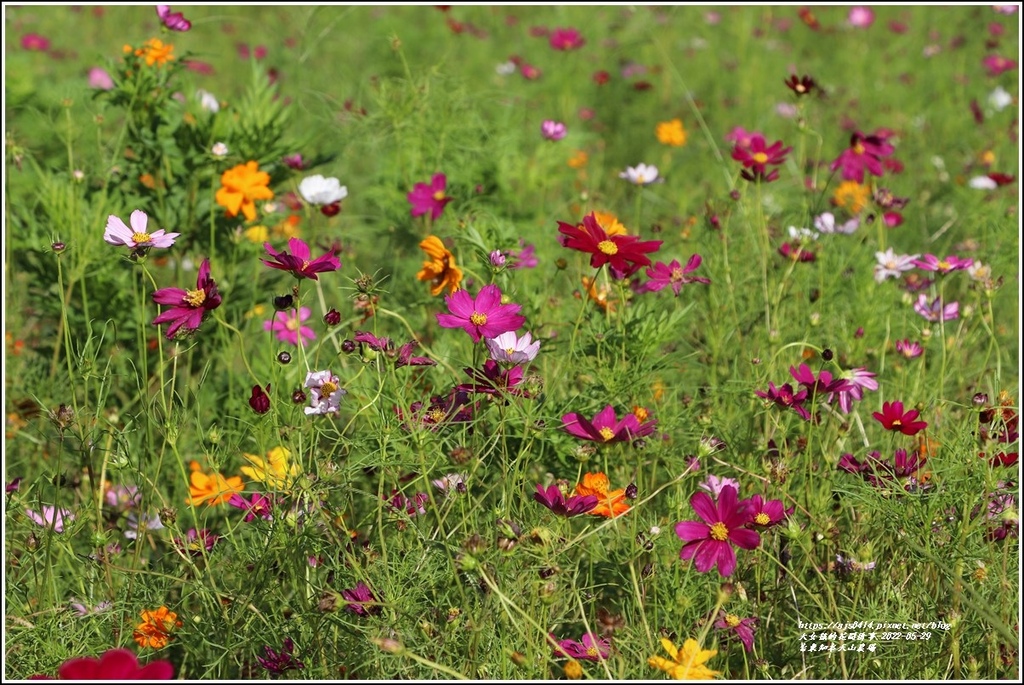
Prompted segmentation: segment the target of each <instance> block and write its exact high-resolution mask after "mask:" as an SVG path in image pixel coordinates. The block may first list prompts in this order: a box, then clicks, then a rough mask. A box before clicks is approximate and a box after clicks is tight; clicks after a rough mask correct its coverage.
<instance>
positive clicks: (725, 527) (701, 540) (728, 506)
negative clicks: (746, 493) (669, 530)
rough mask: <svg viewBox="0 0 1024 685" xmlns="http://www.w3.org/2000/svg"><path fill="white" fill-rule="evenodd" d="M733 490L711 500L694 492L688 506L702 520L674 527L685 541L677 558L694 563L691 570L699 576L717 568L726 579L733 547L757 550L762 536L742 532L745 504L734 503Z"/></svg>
mask: <svg viewBox="0 0 1024 685" xmlns="http://www.w3.org/2000/svg"><path fill="white" fill-rule="evenodd" d="M736 494H737V493H736V488H734V487H733V486H731V485H726V486H725V487H724V488H722V492H721V493H720V494H719V496H718V500H717V501H715V500H712V499H711V496H710V495H709V494H707V493H706V492H695V493H694V494H693V496H692V497H690V506H691V507H693V510H694V511H695V512H696V513H697V515H698V516H700V517H701V518H702V519H704V522H703V523H701V522H699V521H680V522H679V523H677V524H676V535H678V536H679V537H680V539H682V540H683V541H684V543H685V544H684V545H683V548H682V549H681V550H680V551H679V558H680V559H683V560H686V559H693V563H694V567H695V568H696V569H697V570H698V571H700V572H701V573H706V572H707V571H710V570H711V567H712V566H715V565H716V564H717V565H718V573H719V574H720V575H721V576H723V577H727V576H730V575H732V572H733V571H734V570H735V569H736V553H735V552H734V551H733V549H732V546H731V544H730V543H732V545H736V546H737V547H741V548H743V549H756V548H757V547H758V545H760V544H761V536H760V535H758V534H757V532H756V531H753V530H750V529H748V528H744V526H745V525H746V523H747V522H748V521H749V515H748V514H749V512H748V510H747V503H746V502H737V500H736Z"/></svg>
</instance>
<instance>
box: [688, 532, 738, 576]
mask: <svg viewBox="0 0 1024 685" xmlns="http://www.w3.org/2000/svg"><path fill="white" fill-rule="evenodd" d="M696 544H697V545H699V547H698V548H697V552H696V553H695V554H694V555H693V566H694V568H696V569H697V570H698V571H700V572H701V573H707V572H708V571H710V570H711V567H713V566H714V565H715V563H716V562H717V560H718V553H719V552H718V550H719V548H720V547H721V546H723V545H724V546H725V548H726V549H729V545H726V544H725V543H722V542H718V541H717V540H705V541H704V542H698V543H696ZM730 551H731V550H730Z"/></svg>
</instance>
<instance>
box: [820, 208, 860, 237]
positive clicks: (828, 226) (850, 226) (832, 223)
mask: <svg viewBox="0 0 1024 685" xmlns="http://www.w3.org/2000/svg"><path fill="white" fill-rule="evenodd" d="M858 226H860V220H859V219H858V218H857V217H853V218H852V219H850V220H849V221H847V222H846V223H844V224H837V223H836V217H835V215H834V214H832V212H824V213H823V214H821V215H820V216H816V217H814V227H815V228H816V229H818V230H819V231H821V232H822V233H845V234H847V235H849V234H851V233H853V232H854V231H856V230H857V227H858Z"/></svg>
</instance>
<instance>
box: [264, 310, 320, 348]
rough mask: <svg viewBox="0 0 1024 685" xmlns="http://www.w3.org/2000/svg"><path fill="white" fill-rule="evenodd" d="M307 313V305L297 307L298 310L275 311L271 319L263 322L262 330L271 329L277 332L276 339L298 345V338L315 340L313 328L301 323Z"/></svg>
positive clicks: (307, 315) (307, 316) (308, 313)
mask: <svg viewBox="0 0 1024 685" xmlns="http://www.w3.org/2000/svg"><path fill="white" fill-rule="evenodd" d="M309 315H310V309H309V307H299V309H298V311H296V310H294V309H293V310H291V311H290V312H277V314H275V315H274V318H273V319H271V320H270V321H264V322H263V330H265V331H273V332H274V333H276V334H277V339H278V340H281V341H283V342H286V343H291V344H292V345H296V346H298V344H299V340H300V338H301V339H303V340H316V333H314V332H313V329H312V328H310V327H309V326H303V325H302V322H303V321H305V320H306V319H308V318H309Z"/></svg>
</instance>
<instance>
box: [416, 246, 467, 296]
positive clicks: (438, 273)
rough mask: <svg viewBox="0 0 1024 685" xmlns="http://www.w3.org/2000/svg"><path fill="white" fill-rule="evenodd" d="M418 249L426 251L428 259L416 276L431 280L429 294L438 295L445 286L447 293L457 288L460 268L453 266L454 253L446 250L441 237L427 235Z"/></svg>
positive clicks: (460, 276) (460, 274)
mask: <svg viewBox="0 0 1024 685" xmlns="http://www.w3.org/2000/svg"><path fill="white" fill-rule="evenodd" d="M420 249H421V250H423V251H424V252H426V253H427V256H428V257H430V261H429V262H423V268H422V269H420V272H419V273H417V274H416V278H417V279H418V280H421V281H430V282H431V285H430V294H431V295H440V294H441V291H443V290H444V289H445V288H448V292H449V293H454V292H455V291H456V290H458V289H459V284H460V283H462V270H461V269H460V268H459V267H457V266H455V255H453V254H452V253H451V252H449V251H448V248H446V247H445V246H444V243H442V242H441V239H440V238H438V237H437V236H436V235H431V236H427V237H426V238H425V239H424V240H423V242H421V243H420Z"/></svg>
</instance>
